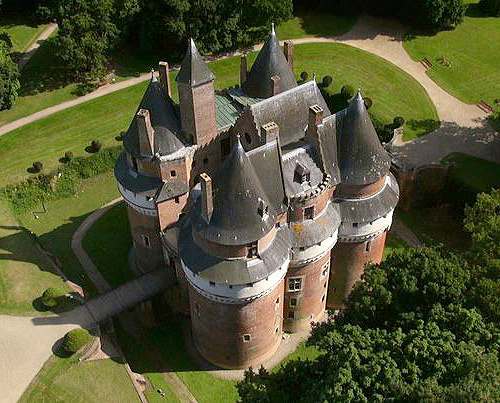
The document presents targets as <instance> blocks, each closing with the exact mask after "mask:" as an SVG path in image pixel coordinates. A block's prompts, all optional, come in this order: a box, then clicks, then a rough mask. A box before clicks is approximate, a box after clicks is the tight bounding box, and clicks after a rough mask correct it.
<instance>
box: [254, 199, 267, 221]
mask: <svg viewBox="0 0 500 403" xmlns="http://www.w3.org/2000/svg"><path fill="white" fill-rule="evenodd" d="M257 211H258V212H259V215H260V216H261V217H262V219H263V220H265V219H266V218H267V217H268V216H269V206H268V205H267V203H266V202H265V201H264V200H262V199H261V198H259V206H258V207H257Z"/></svg>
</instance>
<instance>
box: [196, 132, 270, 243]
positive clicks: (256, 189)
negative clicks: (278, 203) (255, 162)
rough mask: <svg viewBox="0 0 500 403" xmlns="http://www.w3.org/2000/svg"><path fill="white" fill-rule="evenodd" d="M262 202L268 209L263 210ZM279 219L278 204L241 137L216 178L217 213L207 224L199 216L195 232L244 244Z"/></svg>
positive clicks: (204, 236)
mask: <svg viewBox="0 0 500 403" xmlns="http://www.w3.org/2000/svg"><path fill="white" fill-rule="evenodd" d="M260 201H262V202H263V206H264V208H265V209H266V211H265V212H264V214H262V212H261V213H259V204H260ZM275 221H276V210H275V207H274V206H273V205H272V204H271V203H270V202H269V199H268V197H267V195H266V193H265V191H264V189H263V187H262V184H261V183H260V181H259V178H258V177H257V174H256V173H255V170H254V168H253V166H252V163H251V162H250V159H249V157H248V156H247V154H246V153H245V151H244V150H243V147H242V145H241V143H240V141H239V138H238V140H237V141H236V144H235V145H234V147H233V149H232V151H231V153H230V155H229V156H228V158H227V160H226V161H225V162H224V164H223V165H222V167H221V168H220V170H219V171H218V173H217V174H216V175H215V176H214V178H213V212H212V215H211V218H210V222H209V223H207V222H206V221H205V220H204V219H203V218H202V217H201V216H199V217H198V218H197V220H196V223H195V231H197V232H199V233H200V235H201V236H202V237H203V238H204V239H206V240H209V241H212V242H216V243H219V244H224V245H244V244H246V243H250V242H254V241H257V240H258V239H260V238H262V237H263V236H264V235H265V234H266V233H267V232H269V230H270V229H271V228H272V227H273V225H274V223H275Z"/></svg>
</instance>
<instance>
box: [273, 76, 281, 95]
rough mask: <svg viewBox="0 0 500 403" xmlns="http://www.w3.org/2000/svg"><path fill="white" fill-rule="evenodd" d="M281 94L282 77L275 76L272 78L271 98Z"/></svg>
mask: <svg viewBox="0 0 500 403" xmlns="http://www.w3.org/2000/svg"><path fill="white" fill-rule="evenodd" d="M279 93H280V76H278V75H274V76H272V77H271V96H274V95H276V94H279Z"/></svg>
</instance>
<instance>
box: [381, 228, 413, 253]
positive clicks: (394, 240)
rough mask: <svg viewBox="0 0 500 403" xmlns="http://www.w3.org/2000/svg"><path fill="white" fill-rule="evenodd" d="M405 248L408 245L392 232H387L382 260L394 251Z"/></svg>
mask: <svg viewBox="0 0 500 403" xmlns="http://www.w3.org/2000/svg"><path fill="white" fill-rule="evenodd" d="M407 247H408V245H407V244H406V242H405V241H404V240H403V239H402V238H400V237H399V236H398V235H396V234H394V233H392V232H389V233H388V234H387V239H386V241H385V249H384V258H386V257H387V255H389V254H390V253H392V252H394V251H396V250H399V249H405V248H407Z"/></svg>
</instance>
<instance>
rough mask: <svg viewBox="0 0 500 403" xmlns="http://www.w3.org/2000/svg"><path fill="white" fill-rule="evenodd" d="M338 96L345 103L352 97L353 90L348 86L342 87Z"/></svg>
mask: <svg viewBox="0 0 500 403" xmlns="http://www.w3.org/2000/svg"><path fill="white" fill-rule="evenodd" d="M340 95H341V96H342V98H344V99H345V100H346V101H347V100H349V99H351V98H352V97H353V96H354V88H352V87H351V86H350V85H344V86H343V87H342V89H341V90H340Z"/></svg>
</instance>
